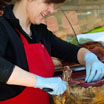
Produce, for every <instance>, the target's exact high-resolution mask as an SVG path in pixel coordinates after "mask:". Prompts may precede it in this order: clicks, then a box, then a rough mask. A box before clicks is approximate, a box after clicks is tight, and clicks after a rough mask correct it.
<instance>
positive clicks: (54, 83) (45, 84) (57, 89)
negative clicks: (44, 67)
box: [34, 75, 66, 95]
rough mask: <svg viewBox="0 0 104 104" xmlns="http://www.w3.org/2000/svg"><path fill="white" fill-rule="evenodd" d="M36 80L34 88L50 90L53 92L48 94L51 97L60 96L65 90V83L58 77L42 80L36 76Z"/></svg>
mask: <svg viewBox="0 0 104 104" xmlns="http://www.w3.org/2000/svg"><path fill="white" fill-rule="evenodd" d="M36 79H37V80H36V83H35V86H34V88H40V89H43V88H51V89H53V91H52V92H48V93H49V94H51V95H60V94H63V93H64V91H65V90H66V82H65V81H63V80H61V78H60V77H52V78H43V77H40V76H38V75H36Z"/></svg>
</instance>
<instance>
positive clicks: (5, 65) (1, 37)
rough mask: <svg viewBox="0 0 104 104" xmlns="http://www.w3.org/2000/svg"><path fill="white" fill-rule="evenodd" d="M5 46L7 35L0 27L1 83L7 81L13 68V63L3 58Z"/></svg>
mask: <svg viewBox="0 0 104 104" xmlns="http://www.w3.org/2000/svg"><path fill="white" fill-rule="evenodd" d="M7 46H8V35H7V34H6V32H5V31H4V30H1V29H0V82H3V83H6V82H7V80H8V79H9V77H10V75H11V73H12V71H13V68H14V65H13V64H12V63H10V62H9V61H7V60H6V59H5V58H4V57H5V51H6V48H7Z"/></svg>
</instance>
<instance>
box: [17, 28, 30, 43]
mask: <svg viewBox="0 0 104 104" xmlns="http://www.w3.org/2000/svg"><path fill="white" fill-rule="evenodd" d="M16 31H17V32H18V33H19V35H20V37H21V40H22V42H23V44H26V45H28V44H29V43H28V41H27V40H26V39H25V38H24V36H23V35H22V33H21V32H20V31H19V30H17V29H16Z"/></svg>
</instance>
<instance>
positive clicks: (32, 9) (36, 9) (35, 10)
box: [26, 0, 54, 24]
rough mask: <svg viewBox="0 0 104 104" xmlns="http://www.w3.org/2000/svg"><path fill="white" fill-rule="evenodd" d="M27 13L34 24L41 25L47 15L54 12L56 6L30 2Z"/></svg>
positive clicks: (40, 0) (36, 0) (34, 1)
mask: <svg viewBox="0 0 104 104" xmlns="http://www.w3.org/2000/svg"><path fill="white" fill-rule="evenodd" d="M26 11H27V16H28V19H29V21H30V22H31V23H32V24H40V23H41V22H42V20H43V19H44V17H45V16H46V15H48V14H51V13H53V12H54V4H53V3H51V4H48V3H45V2H44V1H43V0H30V1H28V3H27V8H26Z"/></svg>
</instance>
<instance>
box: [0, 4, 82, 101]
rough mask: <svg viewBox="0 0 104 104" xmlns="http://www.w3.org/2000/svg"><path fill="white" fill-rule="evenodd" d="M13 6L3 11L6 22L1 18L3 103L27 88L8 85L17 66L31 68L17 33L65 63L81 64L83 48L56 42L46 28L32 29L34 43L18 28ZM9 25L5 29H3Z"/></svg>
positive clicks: (36, 26) (0, 71) (0, 63)
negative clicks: (40, 44) (80, 57)
mask: <svg viewBox="0 0 104 104" xmlns="http://www.w3.org/2000/svg"><path fill="white" fill-rule="evenodd" d="M12 8H13V5H9V6H7V7H6V8H5V9H4V15H3V18H5V20H6V21H7V22H4V20H3V19H1V18H0V101H1V100H6V99H9V98H12V97H14V96H16V95H18V94H19V93H21V92H22V91H23V90H24V88H25V87H23V86H15V85H7V84H6V82H7V80H8V79H9V77H10V75H11V73H12V71H13V68H14V66H15V65H18V66H19V67H21V68H23V69H24V70H27V71H29V69H28V64H27V60H26V56H25V51H24V48H23V43H22V41H21V39H20V36H19V34H18V33H17V32H16V29H18V30H19V31H20V32H21V33H22V34H23V35H24V37H25V38H26V39H27V41H28V42H29V43H30V44H31V43H39V42H41V43H42V44H44V46H45V47H46V49H47V51H48V53H49V55H50V56H54V57H57V58H60V59H63V60H65V61H71V62H78V60H77V52H78V50H79V49H80V47H78V46H76V45H72V44H70V43H67V42H65V41H63V40H61V39H59V38H57V37H56V36H55V35H54V34H53V33H52V32H50V31H49V30H48V29H47V27H46V25H44V24H40V25H33V24H32V25H31V31H32V36H31V37H32V39H31V38H30V37H29V36H28V35H27V34H26V32H24V31H23V29H22V27H21V26H20V24H19V20H18V19H17V18H16V17H15V16H14V14H13V12H12ZM3 24H5V25H6V27H4V26H3Z"/></svg>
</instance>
